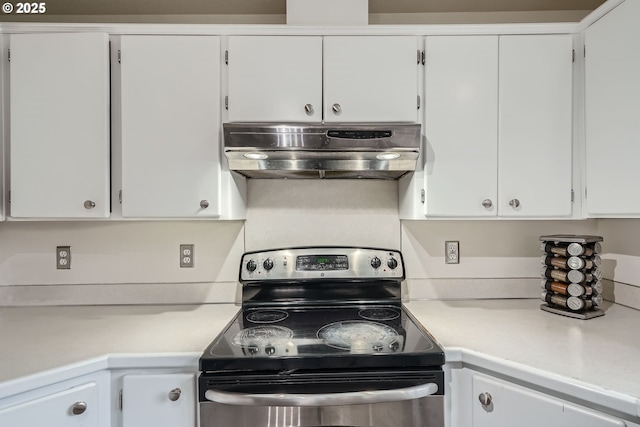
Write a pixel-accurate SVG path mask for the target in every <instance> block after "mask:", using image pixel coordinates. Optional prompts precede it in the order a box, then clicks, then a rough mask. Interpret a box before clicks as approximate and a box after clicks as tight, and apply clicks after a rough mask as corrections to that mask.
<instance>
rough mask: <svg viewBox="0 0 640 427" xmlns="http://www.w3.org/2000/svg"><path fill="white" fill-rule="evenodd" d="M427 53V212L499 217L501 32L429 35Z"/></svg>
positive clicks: (446, 214) (431, 214)
mask: <svg viewBox="0 0 640 427" xmlns="http://www.w3.org/2000/svg"><path fill="white" fill-rule="evenodd" d="M426 57H427V62H426V70H425V73H426V76H425V82H426V83H425V92H426V96H425V98H426V99H425V107H426V108H425V110H426V122H425V123H426V125H425V129H424V132H425V135H426V138H427V141H426V146H427V150H426V155H425V156H426V175H425V176H426V212H425V213H426V215H427V216H495V214H496V204H497V191H498V189H497V179H498V163H497V162H498V153H497V149H498V131H497V126H496V123H497V121H498V37H497V36H438V37H427V40H426ZM483 202H484V205H486V206H484V205H483Z"/></svg>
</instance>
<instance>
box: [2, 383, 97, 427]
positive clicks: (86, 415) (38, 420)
mask: <svg viewBox="0 0 640 427" xmlns="http://www.w3.org/2000/svg"><path fill="white" fill-rule="evenodd" d="M97 396H98V395H97V386H96V384H95V383H90V384H85V385H82V386H78V387H73V388H70V389H68V390H65V391H61V392H59V393H55V394H51V395H49V396H45V397H42V398H39V399H35V400H31V401H29V402H25V403H22V404H18V405H15V406H10V407H8V408H5V409H0V425H1V426H2V427H26V426H28V427H50V426H56V427H97V426H98V425H99V424H98V423H99V416H98V415H99V414H98V397H97ZM77 402H84V403H85V404H86V410H85V411H84V412H83V413H82V414H78V415H75V414H73V412H72V410H73V406H74V405H75V404H76V403H77Z"/></svg>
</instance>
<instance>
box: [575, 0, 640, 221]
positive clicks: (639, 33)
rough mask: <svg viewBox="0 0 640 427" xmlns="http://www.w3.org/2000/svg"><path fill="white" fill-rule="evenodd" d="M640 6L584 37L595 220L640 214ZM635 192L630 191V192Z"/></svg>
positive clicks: (589, 182)
mask: <svg viewBox="0 0 640 427" xmlns="http://www.w3.org/2000/svg"><path fill="white" fill-rule="evenodd" d="M639 16H640V2H638V1H625V2H624V3H622V4H621V5H619V6H618V7H616V8H615V9H613V10H612V11H611V12H609V13H608V14H606V15H605V16H604V17H602V18H601V19H599V20H598V21H596V22H595V23H594V24H593V25H591V26H590V27H589V28H587V30H586V32H585V45H586V57H585V67H586V69H585V73H586V74H585V79H586V82H585V84H586V88H585V98H586V99H585V102H586V186H587V191H588V192H587V213H588V214H590V215H595V216H598V215H627V216H637V215H640V193H639V192H637V191H634V190H633V186H634V185H636V183H638V182H640V168H638V158H640V144H638V140H639V139H640V120H638V111H640V85H638V76H640V26H638V17H639ZM628 190H631V191H628Z"/></svg>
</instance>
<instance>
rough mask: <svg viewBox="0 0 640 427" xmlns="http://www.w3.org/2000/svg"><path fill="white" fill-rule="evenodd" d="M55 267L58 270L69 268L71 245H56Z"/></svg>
mask: <svg viewBox="0 0 640 427" xmlns="http://www.w3.org/2000/svg"><path fill="white" fill-rule="evenodd" d="M56 268H57V269H58V270H70V269H71V246H56Z"/></svg>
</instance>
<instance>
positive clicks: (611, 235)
mask: <svg viewBox="0 0 640 427" xmlns="http://www.w3.org/2000/svg"><path fill="white" fill-rule="evenodd" d="M598 231H599V234H600V235H602V236H603V237H604V242H603V245H602V246H603V252H604V253H603V255H602V259H603V263H602V264H603V275H604V277H605V278H607V279H609V280H607V281H605V293H604V297H605V299H607V300H609V301H615V302H616V303H618V304H622V305H626V306H628V307H633V308H636V309H640V219H600V220H598Z"/></svg>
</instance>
